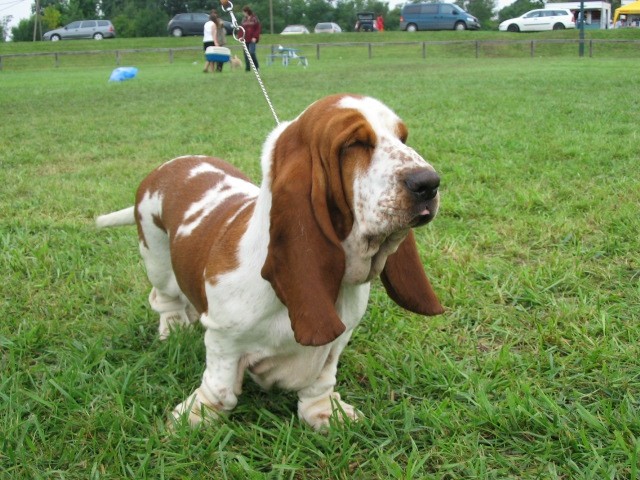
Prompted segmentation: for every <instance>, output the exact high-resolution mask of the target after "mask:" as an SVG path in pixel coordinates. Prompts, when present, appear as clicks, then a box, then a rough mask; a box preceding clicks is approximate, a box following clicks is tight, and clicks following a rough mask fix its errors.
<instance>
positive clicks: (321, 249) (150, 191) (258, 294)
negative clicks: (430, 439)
mask: <svg viewBox="0 0 640 480" xmlns="http://www.w3.org/2000/svg"><path fill="white" fill-rule="evenodd" d="M406 138H407V128H406V126H405V124H404V123H403V122H402V121H401V120H400V119H399V118H398V116H397V115H396V114H395V113H394V112H392V111H391V110H390V109H389V108H388V107H386V106H385V105H383V104H382V103H381V102H379V101H378V100H375V99H372V98H368V97H362V96H358V95H348V94H341V95H333V96H330V97H327V98H324V99H322V100H319V101H317V102H315V103H313V104H312V105H311V106H309V107H308V108H307V109H306V110H305V111H304V112H303V113H302V114H301V115H300V116H298V117H297V118H296V119H295V120H293V121H291V122H285V123H282V124H280V125H279V126H278V127H277V128H276V129H275V130H274V131H273V132H272V133H271V134H270V135H269V136H268V138H267V140H266V142H265V144H264V147H263V153H262V171H263V178H262V184H261V185H260V187H257V186H255V185H254V184H252V183H251V182H250V181H249V180H248V179H247V178H246V177H245V176H244V175H243V174H242V173H241V172H240V171H239V170H237V169H236V168H234V167H233V166H231V165H229V164H227V163H225V162H224V161H222V160H220V159H217V158H212V157H205V156H185V157H179V158H176V159H173V160H171V161H169V162H167V163H165V164H163V165H161V166H160V167H158V168H157V169H156V170H154V171H153V172H151V174H150V175H149V176H148V177H147V178H145V179H144V180H143V181H142V183H141V185H140V187H139V188H138V191H137V195H136V202H135V207H130V208H127V209H124V210H121V211H119V212H114V213H110V214H107V215H103V216H100V217H99V218H98V219H97V224H98V226H100V227H107V226H115V225H129V224H134V223H135V224H137V227H138V236H139V241H140V252H141V254H142V257H143V259H144V263H145V266H146V269H147V275H148V277H149V280H150V282H151V284H152V285H153V288H152V289H151V293H150V295H149V302H150V304H151V307H152V308H153V309H154V310H155V311H157V312H158V313H159V314H160V328H159V330H160V336H161V338H166V337H167V335H169V334H170V332H171V330H172V328H173V327H174V326H176V325H181V324H189V323H190V322H192V321H194V320H195V319H196V318H199V319H200V322H201V323H202V325H203V326H204V327H205V335H204V341H205V345H206V368H205V371H204V375H203V377H202V383H201V385H200V387H198V388H197V389H196V390H195V391H194V392H193V393H192V394H191V396H189V397H188V398H187V399H186V400H185V401H183V402H182V403H180V404H179V405H178V406H177V407H176V408H175V409H174V410H173V417H175V418H180V417H182V416H183V415H187V416H188V418H189V421H190V422H191V423H192V424H197V423H199V422H201V421H202V420H204V419H207V418H215V416H216V415H217V414H218V413H220V412H228V411H230V410H232V409H233V408H234V407H235V405H236V403H237V400H238V395H239V394H240V393H241V386H242V382H243V377H244V374H245V371H247V372H248V373H249V375H250V376H251V377H252V378H253V380H255V381H256V382H257V383H258V384H259V385H261V386H262V387H264V388H269V387H272V386H279V387H282V388H284V389H288V390H292V391H295V392H297V394H298V399H299V402H298V415H299V417H300V418H301V419H302V420H304V421H305V422H307V423H308V424H310V425H311V426H312V427H314V428H316V429H320V428H323V427H326V426H327V425H328V424H329V418H330V417H331V416H332V415H334V414H335V415H336V416H337V418H339V419H340V418H342V415H346V416H347V417H349V418H352V419H356V418H357V417H358V416H359V415H360V413H359V412H358V411H357V410H356V409H355V408H354V407H352V406H351V405H348V404H347V403H344V402H342V401H341V400H340V395H339V394H338V393H337V392H335V391H334V386H335V383H336V370H337V366H338V359H339V357H340V354H341V353H342V350H343V349H344V348H345V346H346V345H347V343H348V341H349V339H350V338H351V335H352V333H353V331H354V329H355V327H356V326H357V325H358V323H359V322H360V320H361V319H362V317H363V315H364V313H365V309H366V306H367V301H368V298H369V289H370V282H371V281H372V280H373V279H374V278H375V277H377V276H379V275H380V277H381V279H382V282H383V284H384V286H385V288H386V290H387V292H388V294H389V296H390V297H391V298H392V299H393V300H394V301H395V302H396V303H398V304H399V305H400V306H402V307H404V308H405V309H408V310H410V311H412V312H416V313H418V314H422V315H436V314H439V313H442V312H443V308H442V306H441V305H440V303H439V302H438V299H437V297H436V295H435V293H434V292H433V289H432V288H431V285H430V283H429V280H428V279H427V277H426V275H425V273H424V270H423V267H422V265H421V263H420V259H419V256H418V251H417V248H416V244H415V240H414V236H413V233H412V232H411V229H412V228H413V227H418V226H421V225H424V224H426V223H427V222H429V221H431V220H432V219H433V218H434V217H435V215H436V212H437V210H438V203H439V194H438V185H439V178H438V175H437V174H436V172H435V171H434V169H433V167H432V166H431V165H429V164H428V163H427V162H426V161H425V160H424V159H423V158H422V157H421V156H420V155H419V154H418V153H416V151H414V150H413V149H412V148H411V147H409V146H407V145H406V144H405V140H406Z"/></svg>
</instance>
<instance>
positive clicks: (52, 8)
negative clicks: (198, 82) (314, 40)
mask: <svg viewBox="0 0 640 480" xmlns="http://www.w3.org/2000/svg"><path fill="white" fill-rule="evenodd" d="M270 2H271V3H272V8H273V18H272V19H271V18H270V17H269V10H270V8H269V7H270ZM456 3H457V4H458V5H460V6H461V7H463V8H464V9H465V10H467V11H468V12H469V13H471V14H472V15H474V16H476V17H477V18H478V19H479V20H480V23H481V24H482V26H483V28H485V29H490V28H493V27H494V24H495V22H493V21H492V20H491V18H492V16H493V10H494V8H495V0H457V1H456ZM245 4H249V5H251V6H252V8H253V9H254V11H255V12H256V13H257V15H258V17H259V18H260V19H261V20H262V24H263V31H264V32H265V33H271V28H272V25H273V33H278V32H281V31H282V29H283V28H284V27H285V26H286V25H289V24H294V23H301V24H304V25H306V26H307V27H310V28H313V26H314V25H315V24H316V23H318V22H327V21H331V22H336V23H337V24H338V25H340V26H341V27H342V29H343V30H345V31H352V30H353V28H354V25H355V21H356V13H357V12H365V11H368V12H374V13H375V14H381V15H383V17H384V19H385V29H387V30H397V29H398V28H399V21H400V7H396V8H393V9H390V8H389V4H388V3H387V2H385V1H381V0H242V1H238V2H237V4H236V5H235V9H234V13H235V14H236V16H237V17H238V19H240V18H241V8H242V6H243V5H245ZM538 5H542V0H516V2H515V4H514V6H510V7H507V8H506V9H503V11H505V10H507V11H508V12H512V11H518V12H519V13H518V14H520V13H522V12H523V11H526V10H528V9H531V8H537V7H538ZM216 7H219V4H218V1H217V0H40V11H39V12H38V19H39V25H41V26H42V28H41V30H42V31H47V30H52V29H54V28H57V27H60V26H62V25H66V24H67V23H70V22H72V21H74V20H80V19H83V18H108V19H110V20H111V21H112V22H113V23H114V25H115V28H116V31H117V32H118V36H121V37H154V36H163V35H167V23H168V21H169V20H170V19H171V17H173V16H174V15H175V14H176V13H182V12H208V11H209V10H211V8H216ZM523 9H524V10H523ZM32 11H33V12H34V15H33V16H32V17H31V18H30V19H28V20H23V21H21V22H20V24H19V25H18V27H14V28H13V29H12V35H13V39H14V40H15V41H30V40H33V31H34V23H35V20H36V16H35V13H36V12H35V0H34V4H33V6H32ZM503 11H501V14H502V12H503ZM506 15H507V16H509V17H510V16H513V15H511V13H508V14H506ZM501 17H502V15H501ZM41 35H42V32H40V31H38V35H37V39H38V40H39V39H40V37H41Z"/></svg>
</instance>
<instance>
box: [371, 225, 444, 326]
mask: <svg viewBox="0 0 640 480" xmlns="http://www.w3.org/2000/svg"><path fill="white" fill-rule="evenodd" d="M380 279H381V280H382V283H383V285H384V287H385V289H386V290H387V293H388V294H389V297H391V299H392V300H393V301H394V302H396V303H397V304H398V305H400V306H401V307H402V308H404V309H406V310H409V311H411V312H414V313H419V314H420V315H439V314H441V313H444V308H442V305H441V304H440V301H439V300H438V297H437V296H436V294H435V292H434V291H433V288H432V287H431V282H429V279H428V278H427V275H426V274H425V272H424V268H423V267H422V263H421V262H420V256H419V254H418V248H417V246H416V241H415V237H414V236H413V232H412V231H410V232H409V235H407V237H406V238H405V239H404V240H403V241H402V243H401V244H400V246H399V247H398V250H397V251H396V252H395V253H394V254H392V255H389V257H388V258H387V263H386V264H385V266H384V269H383V270H382V273H381V275H380Z"/></svg>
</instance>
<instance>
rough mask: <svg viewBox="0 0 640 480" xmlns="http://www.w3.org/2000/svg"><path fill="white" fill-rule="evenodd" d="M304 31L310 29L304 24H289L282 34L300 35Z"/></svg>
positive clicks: (306, 31)
mask: <svg viewBox="0 0 640 480" xmlns="http://www.w3.org/2000/svg"><path fill="white" fill-rule="evenodd" d="M302 33H309V29H308V28H307V27H305V26H304V25H287V26H286V27H284V30H282V32H281V33H280V35H299V34H302Z"/></svg>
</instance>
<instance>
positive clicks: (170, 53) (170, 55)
mask: <svg viewBox="0 0 640 480" xmlns="http://www.w3.org/2000/svg"><path fill="white" fill-rule="evenodd" d="M169 63H173V48H170V49H169Z"/></svg>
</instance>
